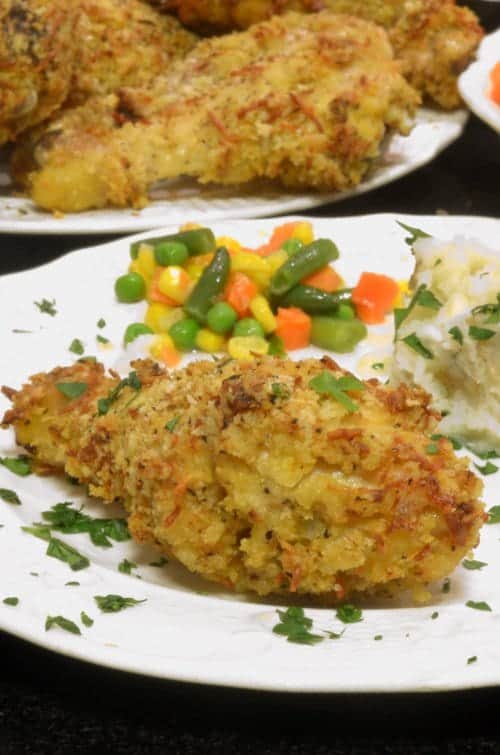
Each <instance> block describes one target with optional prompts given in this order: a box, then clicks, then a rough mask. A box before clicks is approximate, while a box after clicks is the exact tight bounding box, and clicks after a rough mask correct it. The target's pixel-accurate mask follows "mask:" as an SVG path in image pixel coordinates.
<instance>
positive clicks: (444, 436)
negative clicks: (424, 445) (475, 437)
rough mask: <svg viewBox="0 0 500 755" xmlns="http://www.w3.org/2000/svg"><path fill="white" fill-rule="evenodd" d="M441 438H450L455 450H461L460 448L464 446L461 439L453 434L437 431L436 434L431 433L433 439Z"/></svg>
mask: <svg viewBox="0 0 500 755" xmlns="http://www.w3.org/2000/svg"><path fill="white" fill-rule="evenodd" d="M441 413H442V414H443V417H444V413H443V412H441ZM441 438H445V440H448V441H449V442H450V443H451V445H452V446H453V448H454V450H455V451H460V449H461V448H462V444H461V443H460V441H459V440H457V439H456V438H453V437H452V436H451V435H440V434H439V433H435V434H434V435H431V440H441Z"/></svg>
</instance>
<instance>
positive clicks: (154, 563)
mask: <svg viewBox="0 0 500 755" xmlns="http://www.w3.org/2000/svg"><path fill="white" fill-rule="evenodd" d="M165 564H168V560H167V559H166V558H165V556H160V558H159V559H158V561H150V562H149V566H157V567H158V568H160V567H162V566H165Z"/></svg>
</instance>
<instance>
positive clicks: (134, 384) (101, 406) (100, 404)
mask: <svg viewBox="0 0 500 755" xmlns="http://www.w3.org/2000/svg"><path fill="white" fill-rule="evenodd" d="M127 387H128V388H132V390H134V391H139V390H140V389H141V381H140V380H139V378H138V377H137V373H136V372H135V371H132V372H129V374H128V377H126V378H123V380H120V382H119V383H118V385H117V386H115V387H114V388H112V389H111V390H110V392H109V393H108V395H107V397H106V398H100V399H99V400H98V401H97V411H98V412H99V414H101V415H102V414H107V413H108V412H109V409H110V407H111V404H113V403H114V402H115V401H116V400H117V399H118V397H119V396H120V393H121V392H122V391H123V389H124V388H127Z"/></svg>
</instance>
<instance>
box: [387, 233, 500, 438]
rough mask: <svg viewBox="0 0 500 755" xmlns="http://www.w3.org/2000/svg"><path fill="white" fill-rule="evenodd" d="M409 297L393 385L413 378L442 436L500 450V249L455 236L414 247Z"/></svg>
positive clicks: (400, 329) (399, 332)
mask: <svg viewBox="0 0 500 755" xmlns="http://www.w3.org/2000/svg"><path fill="white" fill-rule="evenodd" d="M414 253H415V260H416V265H415V272H414V274H413V277H412V280H411V282H410V294H409V296H410V297H411V298H410V299H409V300H408V302H407V305H406V306H407V307H408V306H409V307H410V309H409V311H407V314H406V316H405V317H404V319H403V320H402V321H401V323H400V325H399V327H398V329H397V333H396V343H395V356H394V365H393V373H392V376H391V380H392V381H394V382H396V383H399V382H402V381H409V380H410V381H412V382H414V383H416V384H417V385H420V386H422V387H423V388H425V390H427V391H428V392H429V393H430V394H431V395H432V396H433V401H434V405H435V407H436V408H437V409H439V410H440V411H441V412H443V414H444V415H445V416H444V417H443V419H442V421H441V423H440V431H441V432H442V433H443V434H445V435H449V436H453V437H455V438H457V439H459V440H460V441H462V442H464V443H466V444H467V445H469V446H471V447H472V448H473V449H474V450H475V451H477V452H479V453H481V452H485V451H490V450H495V451H496V452H497V453H499V452H500V338H499V331H500V252H498V251H497V252H494V251H492V250H489V249H486V248H484V247H482V246H481V245H480V244H479V243H477V242H475V241H471V240H466V239H460V238H457V239H455V240H454V242H453V243H448V244H444V243H442V242H438V241H436V240H434V239H430V238H425V239H420V240H418V241H417V242H416V244H415V245H414Z"/></svg>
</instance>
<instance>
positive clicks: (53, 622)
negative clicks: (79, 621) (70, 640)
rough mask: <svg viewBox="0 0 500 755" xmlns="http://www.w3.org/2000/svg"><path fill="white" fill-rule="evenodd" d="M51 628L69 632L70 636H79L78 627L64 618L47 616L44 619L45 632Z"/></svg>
mask: <svg viewBox="0 0 500 755" xmlns="http://www.w3.org/2000/svg"><path fill="white" fill-rule="evenodd" d="M52 627H60V628H61V629H64V630H65V631H66V632H71V634H81V631H80V627H79V626H77V625H76V624H75V622H74V621H71V619H66V618H64V616H47V618H46V619H45V631H46V632H48V631H49V629H52Z"/></svg>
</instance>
